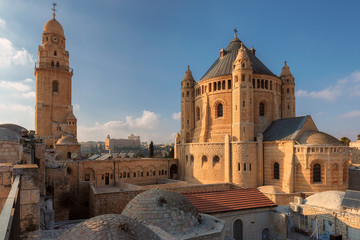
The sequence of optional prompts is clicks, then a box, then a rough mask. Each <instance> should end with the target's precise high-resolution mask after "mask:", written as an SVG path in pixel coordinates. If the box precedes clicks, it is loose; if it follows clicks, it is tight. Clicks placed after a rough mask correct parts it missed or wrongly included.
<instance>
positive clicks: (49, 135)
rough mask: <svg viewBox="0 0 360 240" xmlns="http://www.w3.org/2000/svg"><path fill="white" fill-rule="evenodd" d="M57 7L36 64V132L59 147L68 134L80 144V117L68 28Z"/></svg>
mask: <svg viewBox="0 0 360 240" xmlns="http://www.w3.org/2000/svg"><path fill="white" fill-rule="evenodd" d="M54 7H55V5H54ZM53 10H54V14H53V19H51V20H49V21H47V22H46V24H45V26H44V31H43V34H42V45H40V46H39V49H38V55H39V61H38V62H37V63H36V65H35V76H36V106H35V134H36V135H37V136H39V137H41V138H43V139H44V140H45V143H46V147H47V148H53V147H55V145H56V143H57V142H58V140H59V139H60V138H62V137H64V136H66V137H67V139H68V141H67V143H68V144H71V143H73V144H77V140H76V137H77V119H76V117H75V116H74V114H73V106H72V104H71V79H72V76H73V70H72V68H70V67H69V52H68V51H66V49H65V41H66V39H65V35H64V30H63V28H62V26H61V25H60V23H59V22H58V21H57V20H56V19H55V9H53ZM69 139H72V140H71V141H70V142H69Z"/></svg>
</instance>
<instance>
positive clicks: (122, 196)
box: [90, 183, 239, 217]
mask: <svg viewBox="0 0 360 240" xmlns="http://www.w3.org/2000/svg"><path fill="white" fill-rule="evenodd" d="M155 187H159V188H164V189H167V190H170V191H174V192H178V193H185V192H204V191H221V190H230V189H236V188H239V187H237V186H236V185H233V184H230V183H221V184H206V185H202V184H197V185H186V186H169V185H168V184H160V185H153V186H152V188H155ZM149 189H150V188H149ZM145 190H147V189H141V190H125V191H121V190H120V188H108V191H104V188H102V189H101V191H97V190H96V188H95V187H94V186H93V185H91V189H90V217H95V216H98V215H102V214H111V213H114V214H121V212H122V211H123V209H124V208H125V207H126V205H127V204H128V203H129V202H130V201H131V199H133V198H134V197H135V196H136V195H137V194H139V193H141V192H143V191H145Z"/></svg>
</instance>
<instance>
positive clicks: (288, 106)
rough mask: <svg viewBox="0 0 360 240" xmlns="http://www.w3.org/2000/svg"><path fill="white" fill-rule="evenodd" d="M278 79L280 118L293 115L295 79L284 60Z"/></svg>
mask: <svg viewBox="0 0 360 240" xmlns="http://www.w3.org/2000/svg"><path fill="white" fill-rule="evenodd" d="M280 79H281V81H282V95H281V109H282V111H281V112H282V115H281V117H282V118H292V117H295V115H296V113H295V79H294V77H293V75H292V74H291V72H290V68H289V66H288V65H287V63H286V61H285V64H284V67H283V68H282V71H281V74H280Z"/></svg>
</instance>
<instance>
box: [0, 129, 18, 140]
mask: <svg viewBox="0 0 360 240" xmlns="http://www.w3.org/2000/svg"><path fill="white" fill-rule="evenodd" d="M19 140H20V135H19V134H17V133H16V132H14V131H12V130H10V129H7V128H3V127H0V141H19Z"/></svg>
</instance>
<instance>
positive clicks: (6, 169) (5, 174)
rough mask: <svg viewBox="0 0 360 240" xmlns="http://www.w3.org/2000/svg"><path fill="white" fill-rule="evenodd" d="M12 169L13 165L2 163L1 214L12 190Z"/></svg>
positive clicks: (0, 177)
mask: <svg viewBox="0 0 360 240" xmlns="http://www.w3.org/2000/svg"><path fill="white" fill-rule="evenodd" d="M12 168H13V165H12V164H11V163H0V213H1V211H2V209H3V207H4V204H5V202H6V199H7V197H8V195H9V192H10V189H11V178H12Z"/></svg>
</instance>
